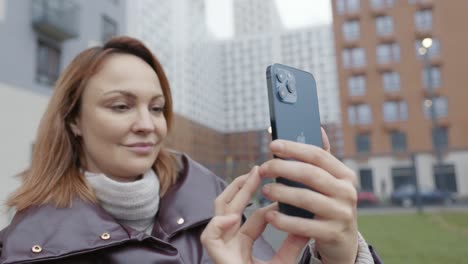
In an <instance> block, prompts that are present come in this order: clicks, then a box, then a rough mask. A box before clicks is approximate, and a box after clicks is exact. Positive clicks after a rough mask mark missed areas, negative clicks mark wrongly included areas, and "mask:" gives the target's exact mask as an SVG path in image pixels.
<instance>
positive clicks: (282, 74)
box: [276, 69, 286, 82]
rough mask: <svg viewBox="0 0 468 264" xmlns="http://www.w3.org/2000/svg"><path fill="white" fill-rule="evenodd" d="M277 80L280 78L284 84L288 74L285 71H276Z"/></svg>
mask: <svg viewBox="0 0 468 264" xmlns="http://www.w3.org/2000/svg"><path fill="white" fill-rule="evenodd" d="M276 78H278V81H280V82H284V81H285V80H286V73H285V72H284V71H283V70H280V69H278V70H276Z"/></svg>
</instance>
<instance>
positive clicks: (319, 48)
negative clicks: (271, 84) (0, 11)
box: [280, 25, 343, 157]
mask: <svg viewBox="0 0 468 264" xmlns="http://www.w3.org/2000/svg"><path fill="white" fill-rule="evenodd" d="M280 43H281V46H280V50H281V62H282V63H284V64H287V65H290V66H293V67H296V68H299V69H302V70H305V71H308V72H311V73H312V74H313V75H314V77H315V81H316V83H317V94H318V98H319V108H320V121H321V123H322V126H323V127H324V129H325V131H326V132H327V135H328V138H329V140H330V142H331V146H332V152H333V154H335V155H336V156H338V157H341V156H342V155H343V135H342V131H341V115H340V114H341V111H340V104H339V92H338V77H337V71H336V62H335V61H336V58H335V43H334V35H333V31H332V26H331V25H321V26H313V27H307V28H303V29H298V30H290V31H286V32H284V33H283V34H281V42H280Z"/></svg>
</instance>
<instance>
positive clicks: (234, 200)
mask: <svg viewBox="0 0 468 264" xmlns="http://www.w3.org/2000/svg"><path fill="white" fill-rule="evenodd" d="M171 121H172V98H171V93H170V89H169V84H168V81H167V78H166V76H165V74H164V71H163V69H162V67H161V65H160V63H159V62H158V61H157V59H156V58H155V57H154V56H153V55H152V54H151V52H150V51H149V50H148V49H147V48H146V47H145V46H144V45H143V44H142V43H141V42H139V41H138V40H135V39H132V38H128V37H120V38H115V39H112V40H110V41H109V42H108V43H106V44H105V45H104V46H103V47H93V48H89V49H87V50H85V51H83V52H82V53H80V54H79V55H78V56H77V57H76V58H75V59H74V60H73V61H72V62H71V63H70V65H69V66H68V67H67V69H66V70H65V71H64V73H63V74H62V76H61V77H60V79H59V80H58V81H57V84H56V87H55V90H54V94H53V95H52V97H51V99H50V103H49V105H48V108H47V110H46V112H45V114H44V116H43V118H42V120H41V123H40V126H39V129H38V135H37V141H36V145H35V149H34V153H33V159H32V164H31V166H30V167H29V168H28V170H26V171H25V172H24V173H22V185H21V186H20V188H19V189H18V190H17V191H16V192H15V193H13V195H12V196H11V197H10V198H9V200H8V201H7V204H8V205H9V206H10V207H14V208H15V209H16V210H17V214H16V215H15V217H14V219H13V220H12V222H11V224H10V225H9V226H8V227H7V228H5V229H4V230H3V231H2V232H1V233H0V245H1V246H0V249H1V256H0V263H5V264H6V263H30V262H34V263H246V262H248V261H251V260H252V261H257V259H263V260H269V259H272V258H273V260H272V263H293V262H295V261H296V258H297V257H298V256H299V249H302V247H303V246H305V244H306V243H307V241H308V239H309V238H316V239H317V240H316V247H314V249H315V250H317V251H318V253H319V254H320V255H321V256H322V259H323V260H324V261H326V262H329V263H331V262H332V261H335V260H337V261H345V260H346V261H348V260H351V262H350V263H354V260H355V259H356V256H357V255H359V254H361V255H362V254H364V253H366V254H369V255H370V253H369V249H368V248H367V245H365V242H363V241H361V244H362V243H364V244H363V245H365V246H364V247H363V249H362V247H358V243H357V241H358V234H357V230H356V212H355V191H354V189H353V188H352V186H353V185H352V182H353V181H354V176H353V174H352V173H350V171H349V169H347V168H346V167H344V166H343V165H342V164H341V163H339V162H338V161H336V160H334V158H332V156H331V155H330V154H327V152H325V151H318V150H317V149H313V148H310V147H309V146H305V145H301V144H296V143H291V142H279V141H278V142H275V144H273V145H272V150H273V151H274V153H275V154H277V155H280V156H284V157H292V158H296V159H297V160H301V161H303V162H296V163H285V162H283V161H277V160H274V161H269V162H267V163H265V164H263V165H262V166H261V167H260V168H257V167H256V168H254V169H253V170H252V171H251V172H250V174H249V175H244V176H241V177H239V178H238V179H237V180H236V181H234V182H233V183H232V184H231V185H229V186H228V187H227V188H226V189H225V190H224V187H225V185H224V183H223V182H222V181H221V180H220V179H218V178H217V177H216V176H215V175H213V173H211V172H210V171H208V170H207V169H206V168H204V167H202V166H201V165H200V164H198V163H196V162H195V161H193V160H191V159H190V158H189V157H187V156H186V155H183V154H180V153H176V152H171V151H169V150H168V149H167V148H165V147H164V139H165V138H166V135H167V132H168V130H169V129H170V127H171ZM323 154H325V156H324V157H320V156H317V155H323ZM283 163H284V164H283ZM308 163H310V164H308ZM311 164H316V166H312V165H311ZM304 166H309V167H307V169H308V170H310V172H311V173H319V174H320V175H324V177H323V179H322V180H319V181H316V182H308V181H310V179H309V178H308V177H303V178H300V177H299V178H295V177H297V175H296V174H295V173H292V172H295V171H297V170H302V169H304V168H306V167H304ZM332 167H333V168H332ZM320 168H323V169H320ZM327 169H330V170H331V171H330V172H331V173H336V174H333V175H335V176H336V177H338V178H335V177H331V176H330V175H331V174H330V175H329V174H327V173H325V172H324V171H326V170H327ZM285 170H287V171H285ZM279 174H281V175H282V176H283V177H291V178H294V179H295V180H298V181H302V182H305V183H306V184H309V185H311V186H314V187H320V186H319V185H320V184H331V185H330V186H329V187H327V186H322V187H323V190H331V188H338V189H336V190H340V191H344V192H345V193H344V195H341V196H339V197H340V198H336V199H335V198H333V199H332V198H328V196H325V195H324V196H323V197H322V196H318V195H314V194H313V192H310V193H309V192H308V193H307V194H308V195H307V196H308V199H309V201H310V202H311V203H312V202H316V201H320V202H322V200H323V202H324V205H327V206H331V207H332V208H333V209H332V210H329V211H327V210H326V209H325V208H319V207H313V208H312V207H310V208H309V207H308V206H307V204H297V205H298V206H301V207H304V208H306V209H309V210H310V209H313V210H314V212H315V213H316V214H317V216H319V217H321V215H323V216H327V214H329V213H332V212H333V213H337V216H336V217H331V218H330V217H325V218H323V220H322V219H321V218H320V221H321V222H323V223H320V222H316V221H314V220H304V219H290V218H288V217H286V216H283V215H281V214H279V213H277V212H276V211H275V208H274V205H272V206H270V207H267V208H264V209H260V210H258V211H257V212H256V213H254V215H253V216H252V217H250V218H249V219H248V220H247V221H246V222H245V224H244V225H242V227H240V216H241V215H242V212H243V210H244V208H245V206H246V205H247V202H248V200H250V197H251V196H252V194H253V191H254V190H255V189H256V188H257V187H258V185H259V182H260V177H262V176H264V175H269V176H268V177H276V176H277V175H279ZM304 176H306V175H305V174H304ZM265 177H266V176H265ZM319 178H321V177H319ZM340 184H341V185H340ZM315 185H317V186H315ZM267 189H268V188H267ZM267 189H264V193H265V194H266V195H267V196H268V197H270V198H271V199H273V200H279V201H283V202H286V201H287V202H291V203H292V204H295V202H293V201H290V200H281V199H278V197H275V195H274V193H276V192H278V193H281V192H284V197H285V198H286V199H294V195H291V194H290V193H288V192H289V191H291V190H288V189H285V188H284V187H283V186H277V185H273V186H271V191H268V190H267ZM316 189H317V190H321V189H320V188H316ZM223 190H224V191H223ZM309 196H310V197H309ZM216 197H218V198H217V200H216V206H215V209H214V210H213V201H214V200H215V198H216ZM319 197H320V198H319ZM330 197H332V195H331V194H330ZM327 199H328V200H327ZM322 211H323V214H322ZM214 216H215V217H214ZM317 221H319V220H317ZM208 222H209V224H208ZM267 222H268V223H271V224H272V225H274V226H275V227H277V228H279V229H282V230H285V231H287V232H289V233H291V235H290V236H289V239H288V240H287V241H286V242H285V244H284V245H283V247H282V249H281V250H280V251H279V252H278V253H277V255H275V252H273V250H272V249H271V247H270V246H269V245H268V244H267V243H266V242H265V241H264V240H263V239H262V238H261V237H259V235H260V231H261V230H263V228H264V226H265V225H266V223H267ZM291 224H303V225H304V226H303V228H304V230H305V231H306V232H305V233H304V232H302V231H304V230H299V229H297V228H293V227H292V226H291ZM205 228H206V230H205ZM317 228H318V229H317ZM334 228H335V229H334ZM319 229H320V230H322V231H320V232H317V231H318V230H319ZM204 230H205V232H204V233H203V239H202V240H203V244H202V242H201V241H200V236H201V234H202V232H203V231H204ZM246 230H247V232H246ZM314 230H315V231H314ZM242 234H247V235H248V236H249V237H250V238H249V239H250V240H249V239H247V241H248V243H245V244H243V248H242V250H239V248H236V246H239V243H243V242H244V241H245V239H244V238H243V237H242ZM253 240H256V242H255V243H253ZM204 247H205V248H204ZM226 249H228V250H229V254H228V255H227V256H223V255H222V254H220V253H226V251H224V252H223V251H222V250H226ZM243 249H246V250H243ZM310 253H313V254H317V252H315V251H314V252H311V251H310V250H306V253H305V255H304V257H303V260H302V263H308V262H309V261H311V260H309V259H312V258H311V256H310ZM279 259H281V260H279ZM357 259H358V260H359V257H358V258H357ZM278 260H279V261H278ZM285 261H286V262H285ZM340 263H341V262H340ZM343 263H344V262H343Z"/></svg>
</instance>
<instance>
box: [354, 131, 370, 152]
mask: <svg viewBox="0 0 468 264" xmlns="http://www.w3.org/2000/svg"><path fill="white" fill-rule="evenodd" d="M356 150H357V152H358V153H369V152H370V150H371V145H370V135H369V134H359V135H357V136H356Z"/></svg>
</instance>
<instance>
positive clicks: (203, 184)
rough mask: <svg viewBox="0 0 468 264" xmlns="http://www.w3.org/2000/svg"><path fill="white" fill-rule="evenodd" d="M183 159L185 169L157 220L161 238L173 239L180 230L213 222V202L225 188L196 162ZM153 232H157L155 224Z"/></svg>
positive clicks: (172, 188)
mask: <svg viewBox="0 0 468 264" xmlns="http://www.w3.org/2000/svg"><path fill="white" fill-rule="evenodd" d="M181 159H182V163H183V169H182V171H181V172H180V174H179V178H178V182H177V184H175V185H173V186H172V187H171V188H170V189H169V190H168V192H167V193H166V194H165V195H164V197H162V199H161V201H160V208H159V213H158V216H157V219H156V220H157V222H158V223H159V225H160V227H161V229H162V230H161V231H162V232H163V233H164V234H159V235H158V236H159V237H165V238H170V237H172V236H173V235H174V234H175V233H177V232H178V231H181V230H184V229H187V228H189V227H191V226H194V225H198V224H201V223H204V222H207V221H208V220H210V219H211V218H212V217H213V215H214V200H215V198H216V197H217V196H218V195H219V194H220V193H221V192H222V190H223V189H224V187H225V182H224V181H222V180H221V179H220V178H218V177H217V176H216V175H214V174H213V173H212V172H211V171H209V170H208V169H206V168H205V167H203V166H202V165H200V164H199V163H197V162H196V161H194V160H192V159H190V158H189V157H188V156H186V155H182V157H181ZM153 231H154V232H157V226H156V225H155V228H154V229H153ZM154 232H153V233H154Z"/></svg>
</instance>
